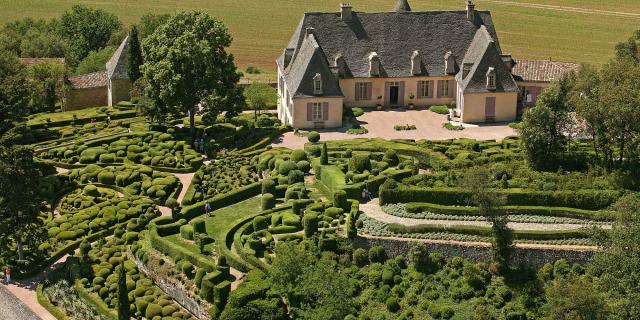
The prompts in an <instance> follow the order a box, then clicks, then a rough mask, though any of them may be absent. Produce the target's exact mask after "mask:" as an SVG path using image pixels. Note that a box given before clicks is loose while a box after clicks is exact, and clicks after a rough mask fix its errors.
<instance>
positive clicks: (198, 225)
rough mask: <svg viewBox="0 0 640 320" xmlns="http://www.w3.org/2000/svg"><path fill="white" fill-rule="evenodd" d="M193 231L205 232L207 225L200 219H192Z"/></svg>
mask: <svg viewBox="0 0 640 320" xmlns="http://www.w3.org/2000/svg"><path fill="white" fill-rule="evenodd" d="M192 223H193V232H194V233H207V226H206V224H205V222H204V220H202V219H196V220H193V222H192Z"/></svg>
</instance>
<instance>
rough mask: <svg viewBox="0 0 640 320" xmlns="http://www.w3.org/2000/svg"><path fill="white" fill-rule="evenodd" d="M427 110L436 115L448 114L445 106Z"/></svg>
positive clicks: (432, 107)
mask: <svg viewBox="0 0 640 320" xmlns="http://www.w3.org/2000/svg"><path fill="white" fill-rule="evenodd" d="M429 110H430V111H431V112H435V113H438V114H449V108H448V107H447V106H431V107H430V108H429Z"/></svg>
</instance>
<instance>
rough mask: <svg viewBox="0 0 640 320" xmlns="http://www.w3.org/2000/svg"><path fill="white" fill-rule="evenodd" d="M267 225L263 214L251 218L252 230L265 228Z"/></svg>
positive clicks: (267, 221)
mask: <svg viewBox="0 0 640 320" xmlns="http://www.w3.org/2000/svg"><path fill="white" fill-rule="evenodd" d="M268 226H269V220H268V219H267V217H264V216H257V217H255V218H253V231H259V230H263V229H266V228H267V227H268Z"/></svg>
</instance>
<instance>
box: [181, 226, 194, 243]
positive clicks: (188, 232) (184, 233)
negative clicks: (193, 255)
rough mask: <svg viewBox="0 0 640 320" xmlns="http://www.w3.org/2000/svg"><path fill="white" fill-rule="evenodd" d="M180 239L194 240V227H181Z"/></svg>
mask: <svg viewBox="0 0 640 320" xmlns="http://www.w3.org/2000/svg"><path fill="white" fill-rule="evenodd" d="M180 237H182V238H183V239H186V240H193V227H192V226H191V225H188V224H185V225H184V226H181V227H180Z"/></svg>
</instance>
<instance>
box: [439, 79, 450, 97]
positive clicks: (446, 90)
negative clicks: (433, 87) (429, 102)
mask: <svg viewBox="0 0 640 320" xmlns="http://www.w3.org/2000/svg"><path fill="white" fill-rule="evenodd" d="M440 83H441V84H442V96H443V97H448V96H449V81H441V82H440Z"/></svg>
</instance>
